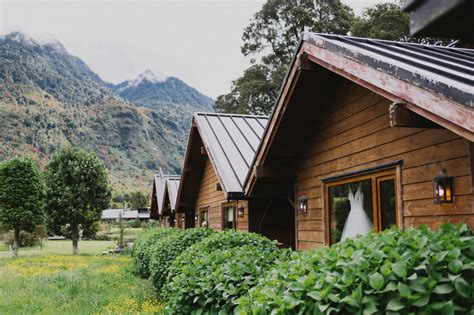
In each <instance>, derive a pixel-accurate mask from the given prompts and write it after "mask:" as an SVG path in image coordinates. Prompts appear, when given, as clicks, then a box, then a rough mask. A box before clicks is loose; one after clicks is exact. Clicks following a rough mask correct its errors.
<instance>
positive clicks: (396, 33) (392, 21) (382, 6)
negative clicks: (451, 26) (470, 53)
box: [351, 1, 452, 45]
mask: <svg viewBox="0 0 474 315" xmlns="http://www.w3.org/2000/svg"><path fill="white" fill-rule="evenodd" d="M401 3H402V1H394V2H386V3H378V4H375V5H373V6H371V7H368V8H366V9H365V10H364V12H363V14H362V16H361V17H357V18H356V19H355V21H354V23H353V25H352V28H351V33H352V35H354V36H358V37H367V38H378V39H385V40H396V41H404V42H416V43H423V44H443V45H447V44H448V43H450V42H451V41H452V40H451V41H450V40H446V39H439V38H430V37H412V36H410V29H409V23H410V20H409V14H408V13H405V12H402V10H401V9H400V5H401Z"/></svg>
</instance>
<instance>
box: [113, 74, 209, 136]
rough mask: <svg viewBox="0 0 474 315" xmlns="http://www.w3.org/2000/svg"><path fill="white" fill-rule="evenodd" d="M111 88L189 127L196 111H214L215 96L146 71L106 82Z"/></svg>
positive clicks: (172, 78)
mask: <svg viewBox="0 0 474 315" xmlns="http://www.w3.org/2000/svg"><path fill="white" fill-rule="evenodd" d="M107 86H108V87H109V88H110V89H111V90H112V91H114V92H116V93H117V94H118V95H120V96H121V97H123V98H124V99H127V100H129V101H131V102H133V103H134V104H137V105H140V106H144V107H147V108H150V109H153V110H155V111H156V112H158V113H159V114H160V115H161V116H163V117H168V118H169V119H172V120H173V121H174V122H176V124H177V125H178V126H179V128H180V129H182V130H187V129H188V128H189V124H190V121H191V120H190V117H191V115H192V113H193V112H196V111H212V110H213V109H212V105H213V103H214V101H213V99H211V98H210V97H208V96H205V95H203V94H202V93H200V92H199V91H198V90H196V89H195V88H193V87H191V86H189V85H187V84H186V83H184V82H183V81H181V80H180V79H178V78H175V77H167V76H165V75H163V74H155V73H153V72H152V71H151V70H145V71H144V72H143V73H141V74H140V75H138V77H136V78H135V79H133V80H128V81H124V82H122V83H120V84H117V85H113V84H110V83H109V84H108V85H107Z"/></svg>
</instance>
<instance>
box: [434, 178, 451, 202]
mask: <svg viewBox="0 0 474 315" xmlns="http://www.w3.org/2000/svg"><path fill="white" fill-rule="evenodd" d="M433 196H434V199H433V203H434V204H436V205H440V204H445V203H453V178H452V177H450V176H449V175H448V173H447V172H446V170H445V169H442V170H441V171H440V172H439V173H438V175H436V176H435V177H434V178H433Z"/></svg>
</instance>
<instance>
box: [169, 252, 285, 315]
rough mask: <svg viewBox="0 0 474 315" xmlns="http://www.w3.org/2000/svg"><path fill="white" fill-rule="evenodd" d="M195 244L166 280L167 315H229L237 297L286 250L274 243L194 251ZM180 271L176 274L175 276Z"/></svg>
mask: <svg viewBox="0 0 474 315" xmlns="http://www.w3.org/2000/svg"><path fill="white" fill-rule="evenodd" d="M199 245H201V244H198V245H197V246H195V247H192V248H190V250H189V251H187V252H186V254H185V255H184V256H186V259H183V258H184V257H183V256H178V258H177V259H176V260H175V262H174V264H175V268H176V269H175V271H174V276H173V277H169V278H168V280H167V283H166V286H165V288H164V292H163V295H164V297H165V300H166V305H167V306H166V310H167V311H169V313H170V314H191V313H194V312H197V313H199V312H201V313H210V314H217V313H219V312H220V313H222V314H229V313H231V312H232V310H233V309H234V307H235V301H236V299H237V298H239V297H240V296H242V295H243V294H245V293H246V292H248V290H249V289H250V288H252V287H253V286H254V285H256V283H257V280H258V278H259V277H261V276H262V275H264V274H265V272H267V270H268V269H270V268H271V267H272V266H273V264H274V263H275V262H276V261H277V260H280V259H286V258H288V256H289V255H288V254H289V251H287V250H280V249H278V248H277V247H276V246H275V245H274V244H272V243H268V244H267V245H266V246H254V245H242V246H240V247H230V248H219V249H216V250H214V251H204V252H201V251H197V247H201V246H199ZM177 272H179V273H177Z"/></svg>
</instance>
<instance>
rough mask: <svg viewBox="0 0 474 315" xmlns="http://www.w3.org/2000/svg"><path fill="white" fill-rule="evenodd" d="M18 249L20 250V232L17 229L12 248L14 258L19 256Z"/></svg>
mask: <svg viewBox="0 0 474 315" xmlns="http://www.w3.org/2000/svg"><path fill="white" fill-rule="evenodd" d="M18 248H20V230H19V229H17V228H14V229H13V246H12V256H13V257H17V256H18Z"/></svg>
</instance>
